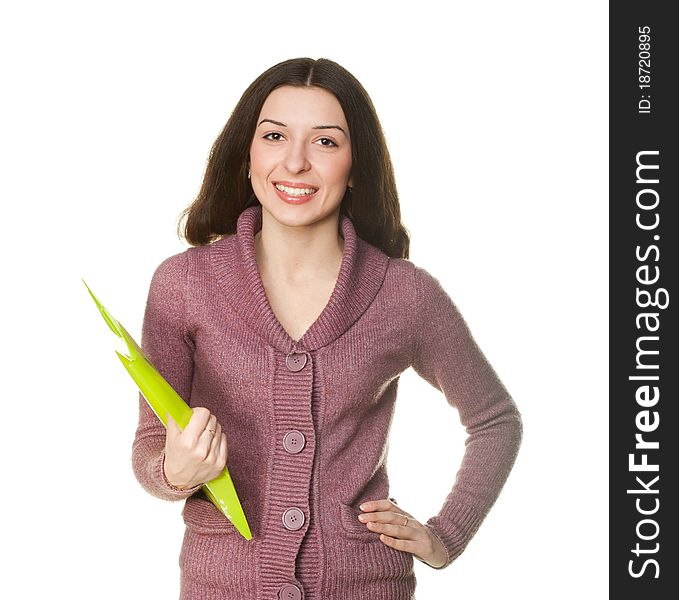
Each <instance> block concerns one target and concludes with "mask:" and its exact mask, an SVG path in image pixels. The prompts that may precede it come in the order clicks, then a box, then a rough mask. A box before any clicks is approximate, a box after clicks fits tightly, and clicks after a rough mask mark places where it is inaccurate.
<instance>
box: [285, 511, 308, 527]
mask: <svg viewBox="0 0 679 600" xmlns="http://www.w3.org/2000/svg"><path fill="white" fill-rule="evenodd" d="M283 525H284V526H285V528H286V529H289V530H290V531H297V530H298V529H299V528H300V527H302V525H304V513H303V512H302V511H301V510H299V508H288V510H286V511H285V512H284V513H283Z"/></svg>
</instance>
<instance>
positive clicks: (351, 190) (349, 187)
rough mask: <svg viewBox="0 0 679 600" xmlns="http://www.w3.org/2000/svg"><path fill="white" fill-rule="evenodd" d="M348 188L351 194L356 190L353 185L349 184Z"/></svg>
mask: <svg viewBox="0 0 679 600" xmlns="http://www.w3.org/2000/svg"><path fill="white" fill-rule="evenodd" d="M347 189H348V190H349V193H350V194H351V193H352V192H353V191H354V188H352V187H351V186H347Z"/></svg>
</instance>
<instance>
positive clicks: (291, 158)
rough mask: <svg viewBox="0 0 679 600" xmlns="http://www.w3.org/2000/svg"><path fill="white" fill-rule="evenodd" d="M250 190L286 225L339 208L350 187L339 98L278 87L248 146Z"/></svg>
mask: <svg viewBox="0 0 679 600" xmlns="http://www.w3.org/2000/svg"><path fill="white" fill-rule="evenodd" d="M250 172H251V182H252V189H253V190H254V192H255V195H256V196H257V199H258V200H259V201H260V203H261V204H262V208H263V210H266V211H268V212H269V213H271V215H272V216H274V218H276V220H277V221H279V222H281V223H284V224H286V225H291V226H294V225H309V224H312V223H315V222H317V221H319V220H321V219H324V218H326V217H327V216H328V215H330V214H332V213H334V212H335V211H337V212H338V213H339V207H340V203H341V202H342V198H343V197H344V194H345V192H346V189H347V186H352V185H353V183H352V180H351V177H350V172H351V139H350V137H349V127H348V126H347V122H346V119H345V118H344V111H343V110H342V107H341V106H340V104H339V102H338V101H337V98H335V96H334V95H333V94H331V93H330V92H328V91H326V90H324V89H322V88H317V87H312V88H300V87H294V86H289V85H286V86H282V87H279V88H277V89H275V90H274V91H273V92H271V94H269V96H268V97H267V99H266V100H265V102H264V105H263V106H262V110H261V112H260V114H259V118H258V119H257V129H256V130H255V135H254V138H253V140H252V145H251V146H250Z"/></svg>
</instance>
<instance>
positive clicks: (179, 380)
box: [132, 252, 201, 501]
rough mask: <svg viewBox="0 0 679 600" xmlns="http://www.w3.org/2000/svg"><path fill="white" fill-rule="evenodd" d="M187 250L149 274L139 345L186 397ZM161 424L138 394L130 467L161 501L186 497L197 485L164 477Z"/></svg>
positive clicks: (189, 365)
mask: <svg viewBox="0 0 679 600" xmlns="http://www.w3.org/2000/svg"><path fill="white" fill-rule="evenodd" d="M187 266H188V256H187V252H183V253H181V254H176V255H174V256H171V257H169V258H167V259H165V260H164V261H163V262H162V263H161V264H160V265H159V266H158V267H157V269H156V271H155V272H154V274H153V277H152V278H151V284H150V287H149V293H148V298H147V301H146V309H145V312H144V322H143V325H142V334H141V349H142V351H143V352H144V354H145V355H146V357H147V358H148V359H149V361H150V362H151V364H152V365H153V366H154V367H155V368H156V369H157V370H158V372H159V373H160V374H161V375H162V376H163V377H164V378H165V379H166V380H167V382H168V383H169V384H170V385H171V386H172V387H173V388H174V390H175V391H176V392H177V393H178V394H179V396H180V397H181V398H182V399H183V400H184V401H185V402H188V401H189V397H190V394H191V382H192V378H193V343H192V341H191V338H190V337H189V335H188V333H187V331H186V320H185V313H186V310H185V287H186V280H187ZM164 462H165V427H164V425H163V424H162V423H161V421H160V420H159V419H158V417H157V416H156V415H155V413H154V412H153V410H152V409H151V407H150V406H149V405H148V403H147V402H146V400H145V399H144V396H142V394H141V393H140V394H139V423H138V426H137V431H136V433H135V437H134V442H133V443H132V469H133V471H134V474H135V476H136V478H137V480H138V481H139V483H140V484H141V486H142V487H143V488H144V489H145V490H146V491H147V492H148V493H149V494H151V495H153V496H156V497H157V498H161V499H163V500H170V501H176V500H183V499H185V498H188V497H189V496H190V495H191V494H193V493H194V492H195V491H197V490H198V489H200V487H201V486H200V485H198V486H195V487H193V488H188V489H186V490H184V489H180V488H177V487H175V486H173V485H172V484H171V483H170V482H169V481H167V479H166V477H165V471H164V469H163V467H164Z"/></svg>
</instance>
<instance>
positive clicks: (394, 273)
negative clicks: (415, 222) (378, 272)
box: [387, 258, 446, 300]
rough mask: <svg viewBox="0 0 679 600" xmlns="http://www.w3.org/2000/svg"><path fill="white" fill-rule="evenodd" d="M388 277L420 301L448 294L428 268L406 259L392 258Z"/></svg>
mask: <svg viewBox="0 0 679 600" xmlns="http://www.w3.org/2000/svg"><path fill="white" fill-rule="evenodd" d="M387 276H388V277H389V278H391V279H393V280H394V281H396V282H398V283H399V285H401V286H408V288H409V290H410V291H411V292H412V293H413V295H414V296H415V297H417V298H418V300H419V299H422V298H425V299H426V298H428V297H431V296H432V295H439V294H441V293H443V294H446V292H445V290H444V289H443V285H442V284H441V282H440V280H439V279H438V278H437V277H435V276H434V275H432V274H431V273H430V272H429V271H428V270H427V269H426V268H424V267H422V266H420V265H416V264H415V263H414V262H412V261H411V260H409V259H406V258H390V259H389V268H388V270H387Z"/></svg>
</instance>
